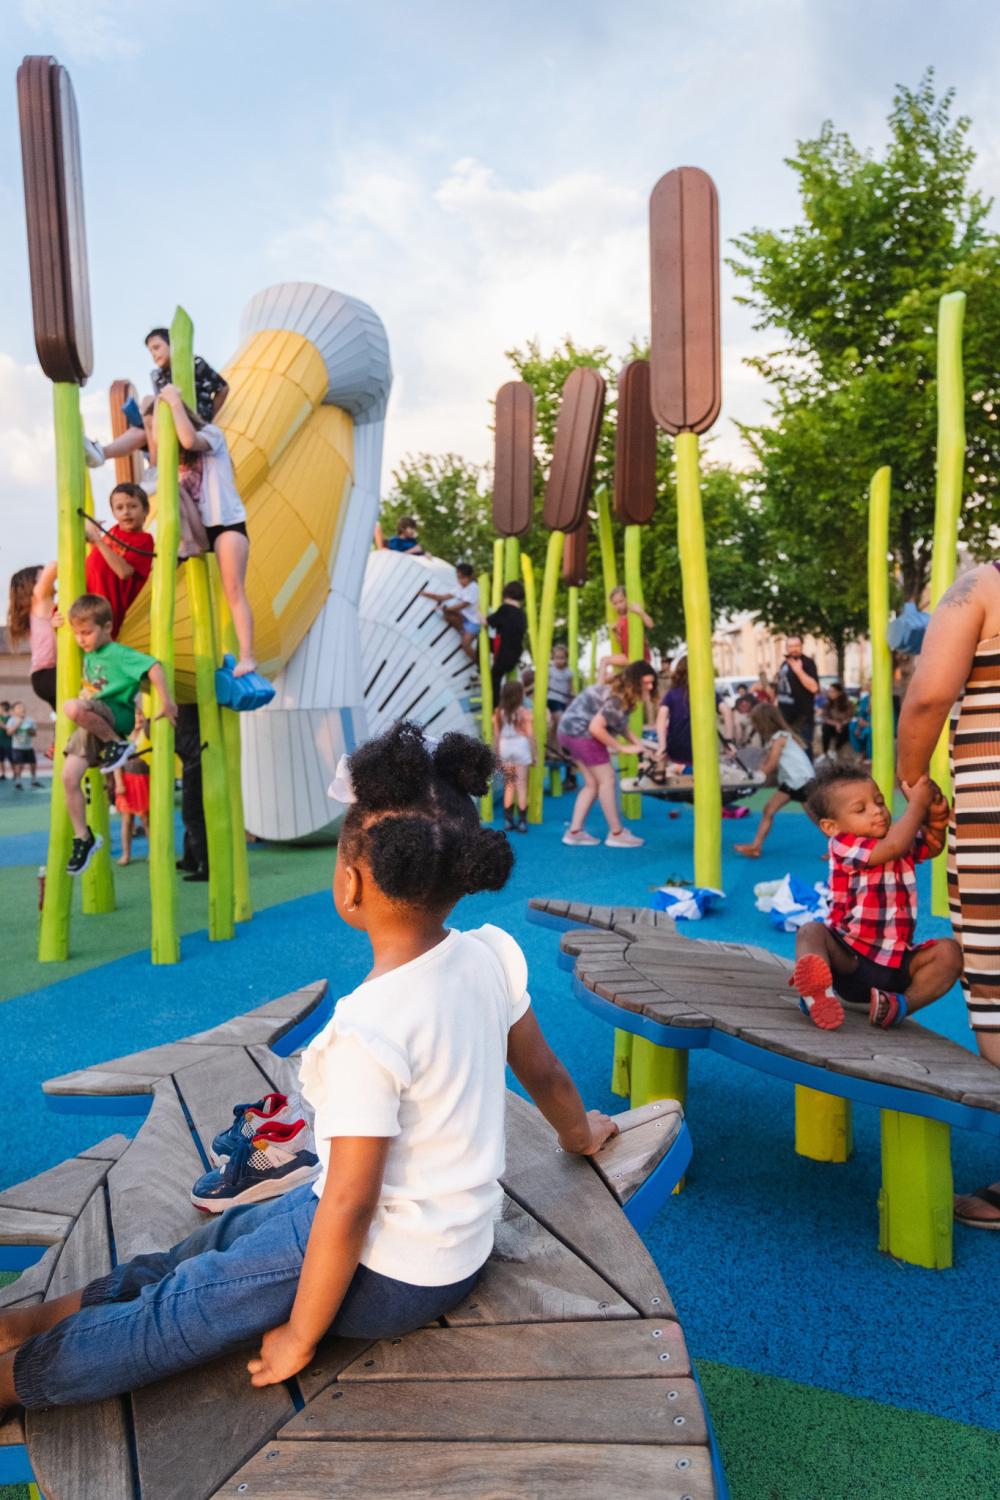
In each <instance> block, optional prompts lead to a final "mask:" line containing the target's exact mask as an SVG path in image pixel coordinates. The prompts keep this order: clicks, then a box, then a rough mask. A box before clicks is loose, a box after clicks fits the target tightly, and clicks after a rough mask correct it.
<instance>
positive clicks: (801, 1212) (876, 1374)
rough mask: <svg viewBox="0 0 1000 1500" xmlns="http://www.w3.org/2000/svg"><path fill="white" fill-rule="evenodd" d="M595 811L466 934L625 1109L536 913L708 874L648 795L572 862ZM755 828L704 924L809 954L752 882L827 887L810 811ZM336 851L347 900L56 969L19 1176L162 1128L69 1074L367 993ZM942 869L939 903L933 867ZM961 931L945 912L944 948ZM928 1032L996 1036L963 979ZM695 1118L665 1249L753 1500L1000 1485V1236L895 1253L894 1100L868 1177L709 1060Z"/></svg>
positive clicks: (28, 848)
mask: <svg viewBox="0 0 1000 1500" xmlns="http://www.w3.org/2000/svg"><path fill="white" fill-rule="evenodd" d="M569 807H570V804H569V802H568V801H562V802H555V803H548V804H547V807H546V822H545V824H544V825H543V826H542V827H541V828H535V829H532V830H531V831H530V832H529V833H528V834H527V835H526V836H523V837H519V838H515V851H516V856H517V863H516V868H515V872H514V875H513V877H512V879H511V881H510V884H509V886H508V888H507V889H506V890H505V891H503V892H501V893H500V894H499V895H496V896H489V895H483V896H479V897H476V898H472V899H469V900H467V901H466V902H464V903H463V904H462V906H461V907H460V908H459V909H458V911H457V913H456V923H457V925H461V926H474V925H478V924H479V923H482V922H486V921H489V922H495V923H497V924H498V925H500V926H502V927H505V928H506V929H507V930H508V931H510V932H511V933H513V934H514V936H515V937H516V938H517V939H518V941H519V942H520V943H521V944H522V946H523V947H524V949H525V952H526V954H527V956H528V961H529V968H530V973H531V992H532V998H533V1002H534V1005H535V1008H536V1011H537V1014H538V1017H539V1019H540V1022H541V1024H542V1026H543V1028H544V1030H545V1032H546V1034H547V1035H548V1037H549V1039H550V1041H551V1042H552V1044H553V1045H554V1047H555V1048H556V1050H557V1051H558V1053H559V1054H560V1056H561V1057H562V1058H563V1060H564V1061H565V1063H566V1064H567V1066H568V1067H569V1068H570V1070H571V1071H572V1073H573V1075H574V1077H575V1078H576V1080H577V1083H578V1084H579V1087H580V1089H581V1092H582V1093H583V1095H584V1098H585V1101H586V1102H587V1103H588V1104H589V1105H592V1106H597V1107H602V1108H605V1109H609V1110H617V1109H621V1108H622V1107H623V1104H622V1101H620V1100H618V1099H616V1098H615V1097H614V1096H613V1095H612V1094H611V1093H610V1090H609V1086H608V1085H609V1078H610V1057H611V1032H610V1028H609V1027H607V1026H606V1025H605V1024H604V1023H603V1022H601V1021H600V1020H598V1019H597V1018H595V1017H593V1016H590V1015H588V1014H587V1013H585V1012H584V1011H583V1009H582V1008H581V1007H580V1006H579V1005H578V1004H577V1003H576V1002H575V1001H574V1000H573V999H572V997H571V994H570V981H569V976H568V975H567V974H566V973H564V972H562V971H561V970H559V969H558V968H557V966H556V953H557V949H558V934H557V933H555V932H552V931H550V930H547V929H544V928H541V927H538V926H534V925H531V924H529V922H528V921H527V917H526V907H527V902H528V898H529V897H531V896H550V897H558V898H562V899H570V900H585V901H589V902H591V903H593V904H600V903H606V904H609V905H615V904H618V905H622V904H633V905H637V906H643V905H647V904H648V903H649V901H650V897H651V892H652V890H653V888H655V886H656V885H657V884H661V883H663V882H664V881H665V880H666V878H667V877H668V876H674V877H676V876H682V877H687V878H688V879H690V878H691V876H692V868H691V847H692V825H691V812H690V810H689V809H687V808H682V809H680V810H679V815H675V816H674V817H668V814H667V811H666V809H665V808H664V807H663V806H662V805H657V804H652V805H651V804H647V805H646V808H645V816H644V818H643V820H642V824H641V831H642V832H643V834H644V835H645V836H646V838H647V843H646V845H645V847H644V848H642V849H639V850H612V849H606V848H604V847H603V846H602V847H599V848H595V849H567V848H564V847H563V845H562V844H561V843H560V838H561V834H562V831H563V827H564V819H565V817H566V816H567V815H568V812H569ZM752 826H753V825H752V823H750V822H749V820H743V821H739V822H737V821H732V822H730V821H726V822H724V823H723V841H724V848H725V851H726V854H725V865H724V880H725V886H726V892H727V900H726V903H725V906H724V907H723V909H722V910H721V911H719V912H716V913H713V914H712V915H711V916H710V917H708V918H706V919H705V920H703V921H702V922H701V923H694V924H690V926H689V928H688V930H689V932H690V935H691V936H692V937H693V938H696V937H698V936H704V937H713V938H729V939H737V940H740V941H744V942H746V941H751V942H755V943H760V944H763V945H765V946H768V947H770V948H772V949H774V950H775V951H776V952H779V953H782V954H786V955H787V954H790V953H791V952H792V950H793V944H794V939H793V938H792V936H791V935H786V934H784V933H779V932H777V931H776V930H775V929H774V928H773V927H772V926H771V925H770V923H769V921H768V919H767V917H766V916H764V915H763V914H761V913H759V912H757V911H756V910H755V908H754V900H753V890H752V888H753V885H754V883H755V882H758V881H761V880H766V879H773V878H777V877H779V876H781V875H783V874H785V872H786V871H792V872H793V873H795V874H796V875H798V876H799V877H800V878H802V879H804V880H807V881H809V882H810V883H812V882H813V881H815V880H818V879H821V878H822V877H823V874H824V865H823V864H822V863H821V862H820V855H821V854H822V851H823V842H822V839H821V837H820V835H819V834H818V833H817V832H816V830H815V829H813V828H812V826H811V825H810V824H809V822H808V821H807V819H806V818H805V817H804V816H803V815H801V814H800V813H799V812H797V811H791V812H788V813H782V815H781V816H779V818H778V819H777V821H776V824H775V828H774V831H773V834H772V836H771V839H770V841H769V843H768V845H767V846H766V850H765V854H764V856H763V857H762V858H761V859H760V860H759V861H756V862H746V861H743V860H740V859H739V858H738V857H737V856H735V855H733V854H732V853H731V845H732V844H733V843H734V842H740V841H743V840H745V839H746V837H747V830H748V827H752ZM0 827H2V825H0ZM595 827H596V825H595ZM29 837H30V836H29V835H27V834H24V833H21V834H18V835H16V836H15V837H13V838H12V839H10V840H4V839H3V838H2V836H0V863H7V864H11V863H13V864H19V863H20V861H19V860H18V859H16V858H15V846H18V848H20V845H19V841H27V840H28V839H29ZM5 844H9V845H10V846H11V847H10V848H7V849H5V848H4V845H5ZM24 852H25V854H30V858H27V859H25V860H24V878H25V880H28V881H31V880H33V879H34V876H35V869H34V866H35V865H36V864H37V850H36V848H35V845H33V844H30V843H27V842H26V843H25V848H24ZM297 853H298V851H295V850H286V851H283V852H282V855H281V857H282V858H283V859H284V860H286V861H287V860H294V859H295V858H296V857H297ZM333 858H334V853H333V851H332V850H331V851H330V853H329V861H328V864H326V866H325V875H324V879H323V888H322V889H319V890H316V891H315V892H314V893H312V894H307V895H303V896H301V897H299V898H297V899H295V900H290V901H285V902H283V903H281V904H278V905H273V906H271V907H269V908H268V909H266V910H264V911H262V912H260V913H259V914H258V915H257V916H256V917H255V918H254V920H253V921H252V922H251V923H250V924H248V925H247V926H246V927H244V928H241V929H240V930H239V932H238V935H237V937H236V939H235V940H234V941H233V942H231V943H224V944H210V943H209V942H208V940H207V937H206V935H205V934H204V932H200V933H194V934H192V935H190V936H187V937H185V938H184V940H183V959H182V962H181V963H180V964H179V965H177V966H175V967H169V968H153V967H152V966H151V965H150V963H149V960H148V956H147V954H146V953H145V952H141V953H133V954H131V955H129V956H126V957H121V958H115V959H113V960H112V961H109V962H107V963H104V964H101V965H100V966H98V967H96V968H92V969H90V970H89V971H88V972H86V973H83V974H78V975H76V976H75V977H71V978H67V979H65V980H62V981H60V979H59V973H58V968H57V967H56V966H51V967H48V966H46V967H45V968H41V967H36V968H35V969H34V973H35V974H36V975H37V978H38V980H39V983H38V987H37V988H34V989H31V990H30V991H28V992H26V993H22V994H20V995H18V996H16V997H15V998H12V999H10V1000H8V1001H6V1003H4V1004H3V1005H2V1006H0V1026H2V1044H3V1060H4V1067H3V1082H4V1088H5V1097H6V1101H7V1107H8V1111H9V1112H10V1113H9V1115H8V1127H9V1128H8V1133H7V1147H6V1150H5V1152H4V1154H3V1160H2V1162H0V1186H7V1185H8V1184H10V1183H13V1182H17V1181H20V1180H22V1179H23V1178H26V1177H29V1176H31V1175H33V1174H35V1173H37V1172H40V1171H42V1170H43V1169H44V1168H46V1167H49V1166H52V1165H53V1164H55V1163H56V1162H58V1161H61V1160H63V1159H64V1158H65V1157H67V1156H69V1155H72V1154H74V1153H75V1152H77V1151H79V1150H80V1149H81V1148H83V1147H84V1146H86V1145H88V1144H90V1143H92V1142H94V1141H96V1140H98V1139H100V1138H101V1137H102V1136H104V1135H107V1134H109V1133H111V1132H112V1131H115V1130H121V1131H124V1132H126V1133H132V1132H134V1130H135V1129H136V1128H137V1125H138V1121H137V1120H136V1119H135V1118H130V1117H128V1116H123V1117H120V1118H119V1117H115V1116H103V1117H86V1116H67V1115H58V1114H54V1113H52V1112H50V1111H49V1110H47V1108H46V1107H45V1105H44V1103H43V1101H42V1095H41V1091H40V1084H41V1082H42V1080H43V1079H45V1078H48V1077H51V1076H52V1075H53V1074H57V1073H62V1072H65V1071H67V1070H69V1069H71V1068H79V1067H83V1066H85V1065H87V1064H89V1063H95V1062H99V1061H100V1060H101V1059H104V1058H107V1057H111V1056H119V1055H121V1054H123V1053H126V1052H130V1051H133V1050H135V1049H137V1048H140V1047H147V1046H151V1045H153V1044H155V1043H159V1042H167V1041H172V1040H174V1039H175V1038H177V1037H179V1036H183V1035H185V1034H187V1033H189V1032H193V1031H198V1030H201V1029H203V1028H206V1027H208V1026H211V1025H213V1024H215V1023H217V1022H220V1021H223V1020H225V1019H227V1018H228V1017H230V1016H233V1015H236V1014H239V1013H240V1012H242V1011H245V1010H248V1009H249V1008H251V1007H252V1006H254V1005H257V1004H260V1003H262V1002H263V1001H264V1000H267V999H270V998H273V997H274V996H276V995H279V994H282V993H284V992H285V991H288V990H291V989H294V988H295V987H296V986H298V985H300V984H303V983H307V982H309V981H311V980H315V979H318V978H321V977H322V978H326V979H328V980H329V982H330V984H331V986H332V988H333V990H334V992H335V993H336V992H345V991H347V990H349V989H350V988H351V987H352V986H354V985H355V984H356V983H357V982H358V981H359V980H360V979H361V978H362V976H363V975H364V973H365V972H366V969H367V967H368V954H367V949H366V945H365V942H364V940H363V939H362V938H360V937H359V936H358V935H356V934H354V933H352V932H350V931H349V930H347V929H346V928H343V927H342V926H341V925H340V924H339V923H338V921H337V918H336V916H335V914H334V911H333V906H332V902H331V899H330V896H329V894H328V876H329V873H330V872H331V871H332V865H333ZM919 878H920V897H921V905H922V909H923V910H924V911H927V910H929V890H928V873H927V869H926V867H924V868H923V869H922V870H921V871H920V877H919ZM77 920H80V919H77ZM89 920H90V921H98V922H106V923H114V922H115V920H116V917H115V916H114V915H113V916H110V917H102V918H91V919H89ZM946 930H947V929H946V926H945V924H944V923H942V922H937V921H935V920H933V919H930V918H927V917H925V918H922V920H921V923H920V928H919V934H918V935H919V936H921V937H927V936H934V935H936V934H940V933H943V932H944V931H946ZM25 940H26V941H30V938H29V937H28V936H26V939H25ZM925 1019H926V1023H927V1024H928V1025H929V1026H932V1027H934V1028H936V1029H938V1030H940V1031H941V1032H943V1033H944V1034H945V1035H947V1036H949V1037H951V1038H953V1039H954V1040H956V1041H958V1042H960V1043H961V1044H962V1045H964V1046H967V1047H970V1046H971V1036H970V1033H969V1031H968V1027H967V1023H966V1019H965V1010H964V1005H963V1003H962V1000H961V996H960V993H959V992H958V990H957V989H956V990H955V991H954V992H953V993H951V994H950V995H948V996H947V997H946V998H945V999H943V1000H942V1001H940V1002H938V1004H936V1005H935V1006H934V1007H933V1008H932V1009H930V1010H929V1011H927V1012H925ZM805 1024H807V1023H806V1022H805V1020H803V1025H805ZM687 1116H688V1121H689V1124H690V1127H691V1132H692V1135H693V1138H694V1149H695V1154H694V1161H693V1163H692V1166H691V1169H690V1172H689V1174H688V1178H687V1185H686V1188H685V1190H684V1192H683V1193H682V1194H680V1195H678V1196H675V1197H673V1198H672V1199H671V1200H670V1201H669V1202H668V1203H667V1204H666V1205H665V1207H664V1208H663V1209H662V1210H661V1211H660V1212H659V1214H658V1215H657V1216H656V1217H655V1218H654V1220H653V1221H652V1223H651V1225H650V1226H649V1228H648V1229H647V1230H646V1232H645V1236H644V1237H645V1239H646V1242H647V1244H648V1245H649V1247H650V1249H651V1251H652V1253H653V1255H654V1257H655V1259H656V1261H657V1263H658V1264H659V1266H660V1268H661V1270H662V1273H663V1275H664V1278H665V1280H666V1282H667V1285H668V1286H669V1288H670V1290H671V1293H672V1294H673V1297H674V1300H675V1302H676V1304H677V1308H678V1311H679V1314H680V1317H681V1319H682V1322H683V1325H684V1328H685V1331H686V1334H687V1337H688V1341H689V1344H690V1347H691V1351H692V1354H693V1355H694V1357H695V1359H696V1360H697V1361H698V1364H699V1372H700V1374H701V1375H702V1379H703V1382H704V1384H705V1389H706V1394H707V1397H708V1400H709V1404H710V1407H711V1409H712V1412H713V1418H714V1420H715V1422H716V1425H717V1428H718V1430H719V1437H720V1442H721V1445H722V1449H723V1456H724V1459H725V1462H726V1465H727V1469H728V1472H729V1477H730V1484H731V1487H732V1493H733V1496H734V1500H758V1497H759V1500H840V1497H841V1496H843V1497H845V1500H846V1497H847V1496H851V1497H852V1500H853V1497H855V1496H864V1497H867V1496H876V1497H880V1496H886V1497H894V1496H897V1495H898V1496H904V1495H907V1496H912V1495H916V1496H920V1497H924V1496H926V1497H927V1500H947V1497H949V1496H950V1495H958V1494H962V1495H970V1496H976V1497H979V1496H983V1497H986V1496H988V1495H995V1494H998V1493H1000V1480H998V1478H997V1475H998V1474H1000V1436H998V1432H997V1429H1000V1388H998V1382H997V1378H996V1375H997V1338H996V1332H995V1319H994V1318H993V1316H992V1311H991V1306H990V1301H989V1298H988V1296H987V1297H984V1289H985V1288H988V1286H989V1285H990V1284H991V1282H992V1281H993V1279H994V1278H995V1276H996V1274H997V1270H998V1267H1000V1260H998V1257H1000V1235H990V1234H984V1233H975V1232H971V1231H967V1230H962V1229H961V1228H958V1229H957V1231H956V1238H955V1265H954V1268H953V1269H951V1270H948V1271H938V1272H932V1271H925V1270H921V1269H918V1268H915V1267H912V1266H908V1265H903V1264H899V1263H896V1262H895V1261H893V1260H891V1259H889V1258H888V1257H885V1256H883V1255H880V1254H879V1253H878V1251H877V1249H876V1237H877V1212H876V1198H877V1194H878V1189H879V1181H880V1150H879V1119H878V1111H877V1110H876V1109H874V1108H867V1107H865V1106H862V1105H857V1104H856V1105H855V1106H854V1133H855V1149H854V1155H853V1157H852V1159H851V1161H850V1162H848V1163H847V1164H845V1165H837V1166H831V1165H822V1164H818V1163H814V1162H809V1161H806V1160H804V1159H802V1158H800V1157H797V1156H796V1155H795V1153H794V1150H793V1144H792V1143H793V1090H792V1086H791V1085H790V1084H788V1083H784V1082H782V1081H779V1080H776V1079H773V1078H770V1077H767V1076H765V1075H763V1074H760V1073H757V1072H755V1071H752V1070H750V1069H748V1068H744V1067H741V1066H739V1065H737V1064H735V1063H731V1062H728V1061H726V1060H724V1059H721V1058H719V1057H717V1056H714V1055H711V1054H709V1053H708V1052H707V1051H701V1052H695V1053H693V1054H692V1057H691V1072H690V1084H689V1097H688V1104H687ZM953 1159H954V1165H955V1181H956V1186H957V1187H958V1188H959V1189H964V1190H968V1189H970V1188H973V1187H975V1186H978V1185H981V1184H982V1183H984V1182H989V1181H991V1180H995V1179H996V1178H997V1177H1000V1150H998V1145H997V1143H996V1142H993V1141H991V1140H989V1139H988V1138H985V1137H982V1136H978V1135H973V1134H970V1133H967V1132H963V1131H959V1130H955V1131H954V1132H953ZM935 1419H936V1420H935ZM941 1419H945V1420H941ZM852 1473H853V1474H854V1477H855V1480H856V1484H852V1482H851V1474H852ZM956 1478H960V1480H961V1483H959V1484H958V1485H957V1486H956V1487H955V1488H952V1487H951V1485H952V1482H953V1481H954V1480H956Z"/></svg>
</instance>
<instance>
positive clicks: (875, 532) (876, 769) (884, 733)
mask: <svg viewBox="0 0 1000 1500" xmlns="http://www.w3.org/2000/svg"><path fill="white" fill-rule="evenodd" d="M891 479H892V470H891V469H889V468H888V467H886V466H885V465H883V467H882V468H881V469H879V470H877V472H876V473H875V474H874V475H873V477H872V482H871V486H870V488H869V491H868V639H869V640H870V641H871V652H872V691H871V733H872V776H873V777H874V779H875V783H876V785H877V786H878V789H879V791H880V792H881V793H882V796H883V797H884V798H885V802H886V806H887V807H891V806H892V793H893V789H894V787H895V784H896V746H895V727H894V724H893V711H892V652H891V651H890V650H889V641H888V638H887V636H886V631H887V630H888V628H889V494H890V483H891Z"/></svg>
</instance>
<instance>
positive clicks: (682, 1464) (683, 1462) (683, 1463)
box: [677, 1458, 691, 1469]
mask: <svg viewBox="0 0 1000 1500" xmlns="http://www.w3.org/2000/svg"><path fill="white" fill-rule="evenodd" d="M677 1467H678V1469H690V1467H691V1460H690V1459H689V1458H679V1459H678V1460H677Z"/></svg>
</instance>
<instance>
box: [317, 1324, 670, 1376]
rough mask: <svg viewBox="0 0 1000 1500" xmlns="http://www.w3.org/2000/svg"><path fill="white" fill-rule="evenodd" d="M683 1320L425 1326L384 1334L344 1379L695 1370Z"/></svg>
mask: <svg viewBox="0 0 1000 1500" xmlns="http://www.w3.org/2000/svg"><path fill="white" fill-rule="evenodd" d="M690 1373H691V1360H690V1358H689V1356H688V1352H687V1348H686V1346H685V1343H684V1335H683V1333H682V1332H681V1328H680V1325H679V1324H678V1323H675V1322H673V1321H672V1320H670V1319H666V1318H636V1319H634V1320H630V1319H622V1320H621V1321H620V1322H615V1323H556V1324H551V1323H525V1324H522V1325H519V1326H518V1325H510V1324H508V1325H506V1326H502V1327H496V1328H420V1329H418V1330H417V1332H416V1333H408V1334H406V1335H404V1336H403V1337H402V1338H397V1339H381V1340H380V1341H379V1342H378V1343H377V1344H372V1345H371V1347H370V1348H368V1349H366V1350H365V1351H364V1352H363V1353H361V1354H359V1355H358V1357H357V1358H356V1359H355V1360H354V1361H353V1362H352V1363H351V1364H349V1365H348V1366H347V1367H346V1369H344V1370H343V1371H342V1373H341V1375H340V1377H339V1383H340V1384H342V1385H343V1384H348V1383H350V1382H352V1381H369V1380H392V1381H402V1380H416V1381H420V1380H426V1379H434V1378H436V1379H439V1380H445V1379H447V1380H477V1379H482V1378H483V1377H484V1376H489V1378H490V1379H491V1380H547V1379H550V1378H553V1377H564V1378H567V1379H569V1378H573V1379H576V1380H594V1379H603V1380H615V1379H623V1378H625V1377H632V1378H633V1379H639V1378H646V1379H654V1378H658V1377H660V1376H662V1375H669V1376H681V1375H690Z"/></svg>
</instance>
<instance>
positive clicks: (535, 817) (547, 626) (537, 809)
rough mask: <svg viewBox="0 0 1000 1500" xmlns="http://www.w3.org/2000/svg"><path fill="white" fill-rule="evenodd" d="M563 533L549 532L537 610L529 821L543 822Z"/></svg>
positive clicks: (529, 778) (529, 779)
mask: <svg viewBox="0 0 1000 1500" xmlns="http://www.w3.org/2000/svg"><path fill="white" fill-rule="evenodd" d="M564 540H565V536H564V533H563V532H561V531H553V532H550V533H549V544H548V547H547V549H546V552H545V573H544V575H543V578H542V604H541V608H540V609H539V611H538V625H537V641H536V644H537V647H538V650H537V653H536V655H535V686H534V688H533V690H532V691H533V694H534V730H535V756H536V763H535V765H533V766H532V768H531V771H530V773H529V776H528V822H529V823H540V822H541V821H542V801H543V783H544V778H545V743H546V740H547V739H548V732H549V710H548V705H547V699H548V696H549V658H550V657H551V655H552V633H553V629H554V627H555V618H556V593H557V590H558V588H559V574H560V571H561V569H562V553H563V542H564Z"/></svg>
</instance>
